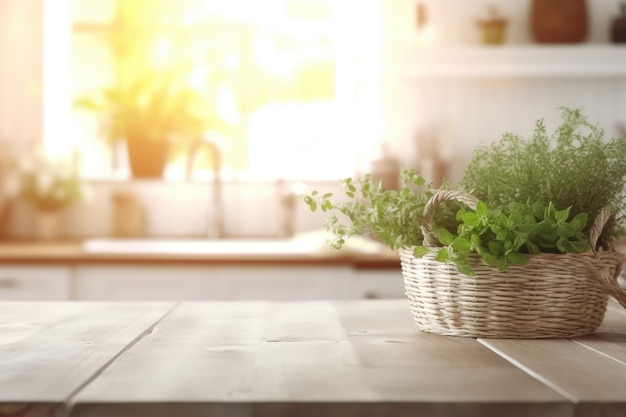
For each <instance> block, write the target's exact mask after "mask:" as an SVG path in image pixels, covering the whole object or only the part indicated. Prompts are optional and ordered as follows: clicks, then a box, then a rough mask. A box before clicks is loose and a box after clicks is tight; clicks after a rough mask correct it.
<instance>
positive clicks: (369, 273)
mask: <svg viewBox="0 0 626 417" xmlns="http://www.w3.org/2000/svg"><path fill="white" fill-rule="evenodd" d="M349 298H353V299H363V298H366V299H378V298H404V280H403V278H402V271H401V270H400V269H399V268H398V269H387V268H385V269H357V270H355V274H354V277H353V279H352V281H351V285H350V296H349Z"/></svg>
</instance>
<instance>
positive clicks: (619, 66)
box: [381, 44, 626, 79]
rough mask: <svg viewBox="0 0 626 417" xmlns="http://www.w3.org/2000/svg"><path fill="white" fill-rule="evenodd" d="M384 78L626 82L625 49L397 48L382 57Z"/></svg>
mask: <svg viewBox="0 0 626 417" xmlns="http://www.w3.org/2000/svg"><path fill="white" fill-rule="evenodd" d="M381 71H382V75H383V76H385V77H394V78H398V77H401V78H403V77H411V78H415V77H418V78H434V79H437V78H498V77H499V78H535V77H536V78H541V77H543V78H550V77H552V78H565V77H569V78H609V77H626V44H625V45H613V44H581V45H566V46H562V45H558V46H557V45H519V46H505V45H502V46H491V47H489V46H482V47H481V46H472V47H444V48H435V47H430V48H424V47H403V48H399V47H395V48H393V50H392V51H387V53H385V54H383V63H382V66H381Z"/></svg>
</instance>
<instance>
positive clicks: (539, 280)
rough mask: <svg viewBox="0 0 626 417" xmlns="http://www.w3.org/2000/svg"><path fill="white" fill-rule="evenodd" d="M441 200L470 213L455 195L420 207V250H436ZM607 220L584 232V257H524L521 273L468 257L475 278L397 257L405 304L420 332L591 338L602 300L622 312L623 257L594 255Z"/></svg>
mask: <svg viewBox="0 0 626 417" xmlns="http://www.w3.org/2000/svg"><path fill="white" fill-rule="evenodd" d="M446 200H457V201H461V202H463V203H465V204H467V205H468V206H470V207H471V208H472V209H474V208H475V205H476V199H475V198H474V197H473V196H471V195H469V194H466V193H464V192H462V191H458V190H445V191H440V192H439V193H437V194H436V195H435V196H433V197H432V198H431V200H430V201H429V202H428V204H427V205H426V208H425V210H424V221H423V225H422V231H423V232H424V246H427V247H431V248H436V245H435V243H434V238H433V236H432V235H431V233H430V226H431V225H432V222H433V217H434V213H435V211H436V210H437V208H438V207H439V206H440V205H441V204H442V203H443V202H444V201H446ZM609 217H610V213H609V212H608V211H603V212H601V213H600V214H599V215H598V216H597V217H596V219H594V223H593V225H592V227H591V230H590V237H589V240H590V243H591V247H592V248H594V249H593V250H591V251H588V252H585V253H579V254H570V253H568V254H550V253H542V254H538V255H532V256H531V255H529V256H528V257H527V260H528V263H527V264H525V265H511V266H510V267H509V269H508V270H507V271H503V272H500V271H498V269H497V267H493V266H487V265H485V264H483V263H482V261H481V260H480V257H479V256H478V255H477V254H470V257H469V262H470V266H471V268H472V269H473V270H474V272H475V275H474V276H467V275H464V274H462V273H460V272H459V271H458V270H457V269H456V267H455V266H454V265H452V264H447V263H442V262H439V261H437V260H435V256H436V255H435V252H436V250H433V251H431V253H428V254H426V255H425V256H423V257H422V258H416V257H414V256H413V250H412V248H405V249H400V251H399V252H400V259H401V263H402V274H403V277H404V284H405V289H406V296H407V299H408V302H409V306H410V308H411V312H412V314H413V317H414V318H415V320H416V322H417V324H418V325H419V327H420V328H421V330H422V331H425V332H430V333H437V334H442V335H451V336H464V337H485V338H567V337H574V336H581V335H585V334H589V333H592V332H594V331H595V330H596V329H597V328H598V326H599V325H600V324H601V323H602V320H603V318H604V313H605V311H606V306H607V301H608V297H609V295H612V296H613V297H615V298H616V299H617V301H618V302H620V304H622V306H624V307H625V308H626V291H625V290H623V289H621V288H620V287H619V285H618V283H617V277H618V275H619V273H620V271H621V267H622V261H623V255H622V254H620V253H618V252H615V251H614V250H613V248H612V247H611V248H610V249H608V250H605V249H599V248H596V244H597V240H598V237H599V236H600V233H601V232H602V229H603V227H604V224H605V223H606V221H607V220H608V218H609Z"/></svg>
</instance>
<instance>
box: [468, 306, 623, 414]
mask: <svg viewBox="0 0 626 417" xmlns="http://www.w3.org/2000/svg"><path fill="white" fill-rule="evenodd" d="M480 342H481V343H483V344H484V345H485V346H488V347H489V348H491V349H492V350H494V351H496V352H498V353H499V354H501V355H503V356H504V357H506V358H507V359H508V360H510V361H511V362H512V363H514V364H516V365H517V366H519V367H520V368H521V369H524V370H525V371H526V372H528V373H529V374H530V375H532V376H534V377H536V378H537V379H538V380H540V381H543V382H545V383H546V384H547V385H549V386H551V387H553V388H554V389H555V390H557V391H558V392H561V393H562V394H563V395H564V396H565V397H567V398H569V399H570V400H571V401H572V402H573V403H574V404H575V407H576V414H575V415H576V416H577V417H592V416H593V417H596V416H602V417H623V416H625V415H626V320H625V319H624V316H623V315H622V314H621V313H618V312H617V311H614V310H613V309H609V310H608V311H607V314H606V318H605V321H604V323H603V325H602V326H601V327H600V328H599V329H598V332H597V333H596V334H593V335H589V336H585V337H580V338H576V339H574V340H572V341H568V340H549V339H548V340H535V341H531V340H485V339H483V340H480Z"/></svg>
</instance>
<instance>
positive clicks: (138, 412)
mask: <svg viewBox="0 0 626 417" xmlns="http://www.w3.org/2000/svg"><path fill="white" fill-rule="evenodd" d="M572 410H573V408H572V405H571V403H570V402H569V401H568V400H567V399H565V398H564V397H563V396H561V395H560V394H558V393H557V392H555V391H554V390H552V389H551V388H549V387H547V386H546V385H544V384H542V383H541V382H539V381H537V380H535V379H534V378H532V377H531V376H529V375H527V374H526V373H525V372H523V371H521V370H519V369H517V368H516V367H515V366H513V365H511V364H510V363H509V362H507V361H506V360H504V359H502V358H501V357H499V356H498V355H496V354H495V353H493V352H492V351H490V350H489V349H487V348H485V347H484V346H483V345H481V344H480V343H478V342H477V341H476V340H474V339H462V338H452V337H443V336H436V335H431V334H426V333H421V332H420V331H419V329H418V328H417V326H416V324H415V323H414V321H413V319H412V317H411V316H410V313H409V310H408V306H407V303H406V302H405V301H404V300H394V301H363V302H337V303H331V302H298V303H287V302H284V303H279V302H276V303H267V302H226V303H182V304H180V305H179V306H178V307H177V308H176V309H175V310H174V311H173V312H172V313H171V314H169V315H168V316H167V317H166V318H165V319H163V320H162V321H161V322H160V323H159V324H158V325H157V326H156V327H155V328H154V331H153V332H152V333H150V334H148V335H146V336H145V337H143V338H142V339H141V340H139V341H138V342H137V343H136V344H134V345H133V346H132V347H131V348H130V349H128V350H127V351H126V352H124V354H123V355H121V356H120V357H118V358H117V359H116V360H115V362H113V363H112V364H111V365H110V366H109V367H108V368H107V369H105V370H104V371H103V372H102V373H101V374H100V375H99V376H98V378H97V379H95V380H94V381H93V382H92V383H90V384H89V385H88V386H86V387H85V388H84V389H83V390H81V392H80V393H78V394H77V395H76V396H75V397H74V403H73V407H72V416H77V417H78V416H80V417H86V416H90V417H91V416H93V417H95V416H98V417H106V416H116V417H125V416H129V417H130V416H133V417H141V416H150V417H160V416H177V415H184V416H186V417H193V416H196V415H198V416H200V415H201V416H213V415H215V416H262V417H265V416H278V415H280V416H287V415H293V416H303V417H307V416H320V415H323V416H325V417H332V416H341V417H344V416H345V417H350V416H357V415H358V416H404V415H406V416H408V415H420V416H437V417H442V416H469V417H474V416H476V417H477V416H496V415H503V416H504V415H506V416H512V417H517V416H519V417H521V416H542V417H566V416H567V417H569V416H572V413H573V411H572Z"/></svg>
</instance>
